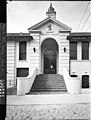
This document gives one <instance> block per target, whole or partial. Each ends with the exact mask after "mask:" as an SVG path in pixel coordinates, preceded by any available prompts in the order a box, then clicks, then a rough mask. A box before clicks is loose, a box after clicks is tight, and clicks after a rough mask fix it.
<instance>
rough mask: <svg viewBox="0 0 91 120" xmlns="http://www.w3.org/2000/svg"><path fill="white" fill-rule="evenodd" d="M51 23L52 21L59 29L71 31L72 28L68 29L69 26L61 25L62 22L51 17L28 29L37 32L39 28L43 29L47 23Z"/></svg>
mask: <svg viewBox="0 0 91 120" xmlns="http://www.w3.org/2000/svg"><path fill="white" fill-rule="evenodd" d="M49 21H52V22H54V23H56V24H57V25H58V26H59V27H62V26H63V27H64V28H65V29H67V30H69V31H71V28H70V27H68V26H67V25H65V24H63V23H61V22H60V21H58V20H56V19H54V18H51V17H47V18H46V19H44V20H42V21H41V22H39V23H37V24H35V25H33V26H32V27H30V28H28V30H36V29H38V28H39V27H41V26H43V25H44V24H46V23H47V22H49Z"/></svg>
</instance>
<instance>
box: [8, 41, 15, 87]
mask: <svg viewBox="0 0 91 120" xmlns="http://www.w3.org/2000/svg"><path fill="white" fill-rule="evenodd" d="M14 84H15V42H14V41H8V42H7V86H12V85H14Z"/></svg>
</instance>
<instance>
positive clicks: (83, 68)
mask: <svg viewBox="0 0 91 120" xmlns="http://www.w3.org/2000/svg"><path fill="white" fill-rule="evenodd" d="M74 73H75V74H76V75H78V76H79V77H80V79H82V75H89V76H90V77H89V84H90V88H91V41H90V42H89V60H82V43H81V42H78V44H77V60H70V74H74Z"/></svg>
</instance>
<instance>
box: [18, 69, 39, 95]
mask: <svg viewBox="0 0 91 120" xmlns="http://www.w3.org/2000/svg"><path fill="white" fill-rule="evenodd" d="M36 75H37V68H33V69H32V70H31V71H30V72H29V76H27V77H19V78H17V95H25V94H26V93H28V92H29V91H30V89H31V87H32V85H33V82H34V79H35V77H36Z"/></svg>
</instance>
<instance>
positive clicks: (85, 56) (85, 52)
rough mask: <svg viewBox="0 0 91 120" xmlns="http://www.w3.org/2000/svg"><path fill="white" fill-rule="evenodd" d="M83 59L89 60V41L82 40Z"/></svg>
mask: <svg viewBox="0 0 91 120" xmlns="http://www.w3.org/2000/svg"><path fill="white" fill-rule="evenodd" d="M82 60H89V42H82Z"/></svg>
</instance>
